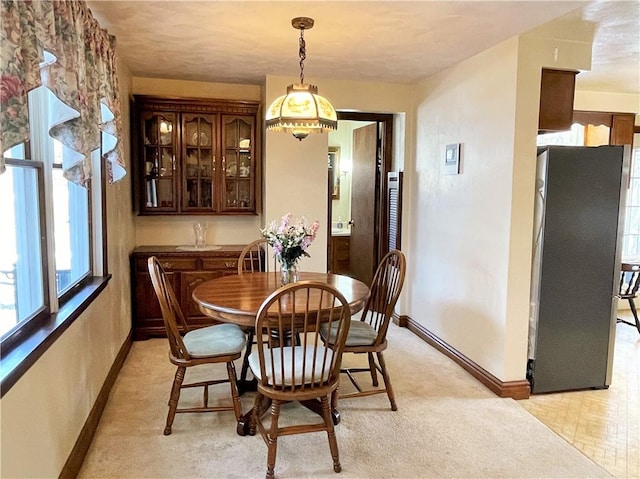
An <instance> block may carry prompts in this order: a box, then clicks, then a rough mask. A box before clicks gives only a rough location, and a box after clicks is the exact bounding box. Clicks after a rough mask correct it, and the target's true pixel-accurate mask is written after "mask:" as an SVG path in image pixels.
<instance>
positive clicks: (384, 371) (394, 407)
mask: <svg viewBox="0 0 640 479" xmlns="http://www.w3.org/2000/svg"><path fill="white" fill-rule="evenodd" d="M376 354H377V355H378V363H380V369H381V370H382V379H383V380H384V387H385V389H386V390H387V396H388V397H389V402H390V403H391V410H392V411H397V410H398V406H397V405H396V399H395V396H394V394H393V388H392V387H391V379H389V373H388V372H387V366H386V364H385V362H384V357H383V356H382V351H380V352H379V353H376Z"/></svg>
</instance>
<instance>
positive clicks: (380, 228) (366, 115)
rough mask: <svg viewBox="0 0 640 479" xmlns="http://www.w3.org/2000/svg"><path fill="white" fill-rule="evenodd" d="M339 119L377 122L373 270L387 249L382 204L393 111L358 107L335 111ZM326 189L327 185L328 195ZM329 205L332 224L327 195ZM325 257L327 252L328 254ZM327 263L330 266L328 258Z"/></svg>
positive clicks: (383, 204)
mask: <svg viewBox="0 0 640 479" xmlns="http://www.w3.org/2000/svg"><path fill="white" fill-rule="evenodd" d="M337 114H338V121H340V120H352V121H362V122H376V124H377V138H376V142H377V149H376V150H377V153H376V161H377V163H378V168H377V169H376V177H375V178H374V181H375V187H376V198H375V205H374V212H375V213H374V215H375V222H374V224H375V226H374V228H375V237H374V252H375V258H374V271H375V266H376V265H377V264H378V263H379V262H380V259H381V258H382V257H383V256H384V255H385V254H387V253H388V251H389V216H388V213H387V210H386V208H385V207H384V206H385V198H386V191H387V173H389V172H390V171H391V163H392V162H391V155H392V152H393V113H373V112H359V111H337ZM381 127H384V134H381V131H380V130H381ZM328 193H329V189H328V188H327V195H328ZM327 202H328V205H329V207H328V208H327V224H328V225H331V206H332V204H331V196H330V195H329V196H328V198H327ZM330 241H331V227H329V228H327V244H330ZM327 258H329V256H328V255H327ZM327 266H329V264H328V262H327Z"/></svg>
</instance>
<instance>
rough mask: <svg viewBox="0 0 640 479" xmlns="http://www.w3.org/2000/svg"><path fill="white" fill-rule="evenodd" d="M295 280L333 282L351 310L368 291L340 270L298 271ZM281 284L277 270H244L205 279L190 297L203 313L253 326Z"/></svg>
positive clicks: (367, 288)
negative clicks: (327, 271)
mask: <svg viewBox="0 0 640 479" xmlns="http://www.w3.org/2000/svg"><path fill="white" fill-rule="evenodd" d="M298 281H317V282H320V283H325V284H328V285H331V286H333V287H334V288H336V289H337V290H338V291H340V292H341V293H342V295H343V296H344V297H345V299H346V300H347V302H348V303H349V309H350V310H351V313H352V314H353V313H357V312H358V311H360V310H361V309H362V308H363V306H364V302H365V301H366V299H367V296H368V295H369V287H368V286H367V285H366V284H364V283H363V282H361V281H358V280H357V279H354V278H350V277H349V276H343V275H339V274H331V273H307V272H301V273H299V274H298ZM281 286H282V285H281V280H280V272H269V273H243V274H239V275H229V276H222V277H220V278H214V279H211V280H209V281H205V282H204V283H202V284H200V285H198V286H197V287H196V288H195V289H194V290H193V295H192V297H193V300H194V301H195V302H196V304H198V307H199V308H200V311H201V312H202V313H203V314H204V315H206V316H209V317H211V318H213V319H216V320H218V321H223V322H225V323H234V324H237V325H239V326H244V327H253V326H255V322H256V316H257V314H258V310H259V309H260V306H261V305H262V303H263V302H264V300H265V299H266V298H267V297H268V296H269V295H270V294H271V293H273V292H274V291H276V290H277V289H278V288H280V287H281Z"/></svg>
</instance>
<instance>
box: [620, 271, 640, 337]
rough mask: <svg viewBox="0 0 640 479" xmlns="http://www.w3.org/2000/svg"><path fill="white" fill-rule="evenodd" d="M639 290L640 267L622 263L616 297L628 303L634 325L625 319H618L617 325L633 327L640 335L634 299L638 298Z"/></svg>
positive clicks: (639, 324)
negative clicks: (623, 324) (622, 324)
mask: <svg viewBox="0 0 640 479" xmlns="http://www.w3.org/2000/svg"><path fill="white" fill-rule="evenodd" d="M639 288H640V265H637V264H631V263H622V267H621V269H620V291H619V293H618V297H619V298H620V299H626V300H627V301H629V307H630V308H631V314H633V319H634V321H635V324H634V323H632V322H631V321H627V320H626V319H622V318H618V323H625V324H628V325H629V326H635V327H636V329H637V330H638V333H640V320H639V319H638V311H637V309H636V304H635V299H636V297H637V296H638V289H639Z"/></svg>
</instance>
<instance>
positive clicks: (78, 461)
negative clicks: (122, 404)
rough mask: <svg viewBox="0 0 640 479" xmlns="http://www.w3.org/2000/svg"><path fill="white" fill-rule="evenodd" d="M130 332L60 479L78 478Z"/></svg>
mask: <svg viewBox="0 0 640 479" xmlns="http://www.w3.org/2000/svg"><path fill="white" fill-rule="evenodd" d="M131 335H132V332H131V331H129V335H128V336H127V338H126V339H125V341H124V343H123V344H122V347H121V348H120V351H118V355H117V356H116V359H115V361H114V362H113V365H112V366H111V369H110V370H109V374H107V378H106V379H105V381H104V384H103V385H102V388H100V392H99V393H98V397H97V398H96V402H95V403H94V404H93V407H92V408H91V412H90V413H89V416H88V417H87V420H86V421H85V423H84V426H83V427H82V430H81V431H80V434H79V435H78V439H77V440H76V443H75V445H74V446H73V449H72V450H71V453H70V454H69V457H68V458H67V461H66V462H65V464H64V466H63V467H62V471H61V472H60V476H58V477H59V478H60V479H67V478H68V479H73V478H75V477H77V476H78V473H79V472H80V468H81V467H82V463H83V462H84V458H85V456H86V455H87V452H88V451H89V446H90V445H91V441H92V440H93V436H94V434H95V432H96V429H97V427H98V423H99V422H100V418H101V417H102V412H103V411H104V408H105V406H106V405H107V400H108V399H109V393H110V392H111V388H112V387H113V384H114V383H115V381H116V378H117V377H118V373H119V372H120V369H122V365H123V364H124V361H125V359H127V355H128V354H129V350H130V349H131V342H132V337H131Z"/></svg>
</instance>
